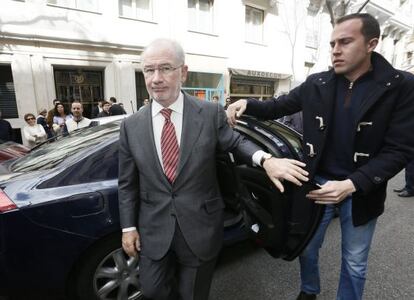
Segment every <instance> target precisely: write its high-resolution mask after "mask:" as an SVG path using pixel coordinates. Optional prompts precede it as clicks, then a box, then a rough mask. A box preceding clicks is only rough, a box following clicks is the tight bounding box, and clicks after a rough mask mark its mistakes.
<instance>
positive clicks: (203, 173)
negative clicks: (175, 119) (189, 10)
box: [119, 94, 259, 260]
mask: <svg viewBox="0 0 414 300" xmlns="http://www.w3.org/2000/svg"><path fill="white" fill-rule="evenodd" d="M119 149H120V150H119V209H120V220H121V227H122V228H126V227H131V226H137V228H138V231H139V233H140V236H141V246H142V248H141V249H142V250H141V253H142V255H146V256H148V257H150V258H152V259H155V260H156V259H160V258H161V257H163V256H164V255H165V254H166V252H167V251H168V249H169V246H170V243H171V240H172V237H173V234H174V230H175V222H176V220H177V222H178V224H179V226H180V229H181V231H182V233H183V235H184V238H185V240H186V241H187V243H188V245H189V247H190V248H191V250H192V251H193V252H194V254H195V255H196V256H197V257H199V258H200V259H202V260H209V259H212V258H214V257H215V256H216V255H217V254H218V252H219V250H220V248H221V245H222V232H223V208H224V202H223V199H222V197H221V195H220V191H219V187H218V182H217V177H216V163H215V159H216V151H217V150H223V151H235V152H237V153H235V154H237V155H241V156H242V157H243V158H244V159H245V160H246V161H247V162H250V161H251V157H252V155H253V153H254V152H255V151H257V150H259V149H258V148H257V147H256V146H255V145H254V144H252V143H250V142H248V141H247V140H245V139H243V138H242V137H241V136H240V135H239V134H238V133H236V132H235V131H233V130H232V129H231V128H230V127H229V126H228V125H227V121H226V115H225V112H224V110H223V108H222V107H221V106H220V105H218V104H213V103H210V102H207V101H200V100H197V98H194V97H191V96H188V95H186V94H185V96H184V111H183V127H182V136H181V143H180V158H179V165H178V171H177V177H176V180H175V182H174V183H173V184H170V182H169V181H168V180H167V178H166V176H165V175H164V172H163V169H162V166H161V163H160V161H159V159H158V155H157V151H156V147H155V142H154V137H153V128H152V116H151V105H147V106H146V107H144V108H143V109H141V110H140V111H138V112H137V113H135V114H134V115H132V116H130V117H128V118H127V119H126V120H125V121H124V122H123V123H122V125H121V133H120V147H119ZM174 216H175V217H174Z"/></svg>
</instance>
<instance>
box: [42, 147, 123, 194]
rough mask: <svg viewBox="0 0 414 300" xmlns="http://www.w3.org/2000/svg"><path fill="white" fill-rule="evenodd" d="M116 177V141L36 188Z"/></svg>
mask: <svg viewBox="0 0 414 300" xmlns="http://www.w3.org/2000/svg"><path fill="white" fill-rule="evenodd" d="M116 178H118V142H115V143H112V144H110V145H109V146H106V147H104V148H102V149H99V150H97V151H95V152H94V153H92V154H91V155H89V156H88V157H85V158H84V159H82V160H81V161H80V162H78V163H76V164H74V165H72V166H70V167H69V168H67V169H66V170H64V171H63V172H61V173H59V174H58V175H56V176H55V177H53V178H51V179H50V180H48V181H45V182H43V183H42V184H40V185H39V186H38V188H40V189H42V188H51V187H57V186H67V185H74V184H81V183H89V182H97V181H104V180H111V179H116Z"/></svg>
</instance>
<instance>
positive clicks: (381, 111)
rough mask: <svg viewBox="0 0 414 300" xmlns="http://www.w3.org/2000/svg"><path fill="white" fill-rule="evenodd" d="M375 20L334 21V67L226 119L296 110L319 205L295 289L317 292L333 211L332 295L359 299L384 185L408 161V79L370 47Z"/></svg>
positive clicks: (413, 112)
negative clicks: (336, 269)
mask: <svg viewBox="0 0 414 300" xmlns="http://www.w3.org/2000/svg"><path fill="white" fill-rule="evenodd" d="M379 38H380V26H379V24H378V21H377V20H376V19H375V18H374V17H373V16H371V15H369V14H351V15H347V16H345V17H342V18H340V19H338V20H337V21H336V24H335V26H334V29H333V32H332V36H331V41H330V44H331V48H332V54H331V59H332V64H333V69H332V70H330V71H327V72H322V73H318V74H313V75H311V76H309V77H308V78H307V80H306V81H305V82H304V83H302V84H301V85H300V86H298V87H297V88H295V89H293V90H292V91H291V92H290V93H289V94H287V95H284V96H281V97H279V99H271V100H268V101H263V102H259V101H254V100H240V101H238V102H236V103H234V104H232V105H230V106H229V108H228V110H227V112H228V116H229V122H230V123H231V124H232V125H234V124H235V122H236V116H240V115H241V114H242V113H243V112H244V111H245V112H246V113H247V114H250V115H254V116H257V117H260V118H264V119H276V118H280V117H282V116H283V115H289V114H292V113H295V112H298V111H301V110H302V111H303V125H304V126H303V130H304V133H303V149H304V151H305V156H304V159H305V162H306V166H307V167H306V168H307V170H308V171H309V176H310V178H314V179H315V180H316V181H317V182H319V183H320V184H321V188H320V189H317V190H314V191H311V192H310V193H309V194H308V195H307V197H308V198H309V199H310V200H312V201H315V203H317V204H323V205H326V207H325V212H324V216H323V218H322V220H321V222H320V224H319V228H318V229H317V231H316V233H315V235H314V236H313V238H312V240H311V241H310V243H309V244H308V246H307V247H306V249H305V250H304V251H303V252H302V254H301V255H300V258H299V261H300V266H301V281H302V284H301V292H300V294H299V296H298V298H297V299H316V295H317V294H319V293H320V282H319V262H318V260H319V249H320V247H321V246H322V243H323V239H324V235H325V232H326V229H327V226H328V225H329V223H330V221H331V219H332V217H333V215H334V209H335V207H338V208H339V217H340V224H341V231H342V242H341V245H342V264H341V273H340V279H339V286H338V291H337V299H346V300H354V299H362V295H363V290H364V285H365V278H366V272H367V262H368V253H369V249H370V246H371V241H372V237H373V234H374V230H375V225H376V221H377V217H378V216H380V215H381V214H382V213H383V212H384V202H385V198H386V189H387V182H388V180H389V179H390V178H392V177H393V176H395V175H396V174H397V173H398V172H399V171H400V170H401V169H402V168H403V167H404V166H405V165H406V164H407V163H408V162H410V161H412V160H413V159H414V130H413V129H414V118H413V116H414V76H413V74H410V73H408V72H404V71H400V70H396V69H394V68H393V67H392V66H391V65H390V64H389V63H388V62H387V61H386V60H385V58H384V57H382V56H381V55H380V54H378V53H376V52H374V49H375V47H376V46H377V45H378V42H379Z"/></svg>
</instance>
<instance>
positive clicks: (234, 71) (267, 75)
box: [229, 68, 292, 79]
mask: <svg viewBox="0 0 414 300" xmlns="http://www.w3.org/2000/svg"><path fill="white" fill-rule="evenodd" d="M229 71H230V73H231V74H232V75H236V76H247V77H258V78H271V79H287V78H290V77H291V76H292V75H289V74H281V73H273V72H267V71H256V70H243V69H232V68H229Z"/></svg>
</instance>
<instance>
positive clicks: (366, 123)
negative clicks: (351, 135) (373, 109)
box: [357, 122, 373, 131]
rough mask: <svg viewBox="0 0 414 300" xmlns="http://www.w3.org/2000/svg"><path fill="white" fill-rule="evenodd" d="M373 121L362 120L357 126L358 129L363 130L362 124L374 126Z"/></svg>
mask: <svg viewBox="0 0 414 300" xmlns="http://www.w3.org/2000/svg"><path fill="white" fill-rule="evenodd" d="M372 124H373V123H372V122H360V123H359V124H358V127H357V131H361V126H372Z"/></svg>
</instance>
